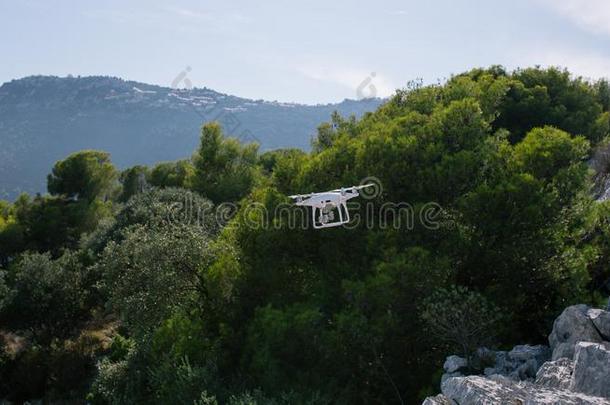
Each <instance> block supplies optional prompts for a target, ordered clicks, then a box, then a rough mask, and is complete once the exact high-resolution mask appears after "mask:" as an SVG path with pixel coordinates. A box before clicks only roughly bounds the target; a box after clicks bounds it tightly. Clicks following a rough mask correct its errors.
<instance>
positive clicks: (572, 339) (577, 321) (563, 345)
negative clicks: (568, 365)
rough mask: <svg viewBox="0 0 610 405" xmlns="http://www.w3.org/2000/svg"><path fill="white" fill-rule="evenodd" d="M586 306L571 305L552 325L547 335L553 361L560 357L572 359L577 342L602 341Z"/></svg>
mask: <svg viewBox="0 0 610 405" xmlns="http://www.w3.org/2000/svg"><path fill="white" fill-rule="evenodd" d="M588 311H589V307H587V306H586V305H573V306H571V307H567V308H566V309H565V310H564V311H563V312H562V313H561V315H559V317H557V319H555V323H554V324H553V331H552V332H551V334H550V335H549V343H550V345H551V349H552V350H553V357H552V359H553V360H557V359H559V358H562V357H566V358H568V359H572V358H574V346H575V345H576V343H578V342H596V343H599V342H601V341H602V337H601V336H600V334H599V332H598V331H597V328H596V327H595V325H594V324H593V321H592V320H591V318H589V316H588V314H587V312H588Z"/></svg>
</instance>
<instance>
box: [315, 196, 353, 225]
mask: <svg viewBox="0 0 610 405" xmlns="http://www.w3.org/2000/svg"><path fill="white" fill-rule="evenodd" d="M313 215H314V223H313V227H314V228H315V229H319V228H330V227H332V226H339V225H343V224H345V223H348V222H349V212H348V211H347V206H346V205H345V203H339V205H335V204H333V203H332V202H328V203H326V204H324V205H323V206H321V207H314V210H313ZM337 216H338V217H339V219H338V220H335V218H336V217H337Z"/></svg>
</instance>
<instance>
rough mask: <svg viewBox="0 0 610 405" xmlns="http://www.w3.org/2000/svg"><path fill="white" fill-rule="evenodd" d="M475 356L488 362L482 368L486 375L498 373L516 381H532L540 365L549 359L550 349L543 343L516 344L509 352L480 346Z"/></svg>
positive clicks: (481, 360) (481, 361)
mask: <svg viewBox="0 0 610 405" xmlns="http://www.w3.org/2000/svg"><path fill="white" fill-rule="evenodd" d="M476 357H478V358H480V361H479V362H480V363H483V362H487V363H488V364H490V365H489V366H488V367H486V368H485V369H484V374H485V375H486V376H491V375H494V374H500V375H504V376H508V377H510V378H512V379H513V380H516V381H520V380H532V381H533V380H534V378H536V372H537V371H538V369H539V368H540V366H541V365H542V364H543V363H544V362H545V361H547V360H549V359H550V357H551V351H550V349H549V348H548V346H544V345H536V346H530V345H518V346H515V347H514V348H513V349H512V350H511V351H509V352H505V351H492V350H489V349H485V348H481V349H479V350H477V353H476Z"/></svg>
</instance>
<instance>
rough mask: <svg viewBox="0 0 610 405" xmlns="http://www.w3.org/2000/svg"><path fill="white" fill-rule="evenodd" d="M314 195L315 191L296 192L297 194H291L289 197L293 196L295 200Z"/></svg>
mask: <svg viewBox="0 0 610 405" xmlns="http://www.w3.org/2000/svg"><path fill="white" fill-rule="evenodd" d="M312 195H313V193H309V194H295V195H289V196H288V198H292V199H293V200H297V201H301V200H302V199H303V198H308V197H311V196H312Z"/></svg>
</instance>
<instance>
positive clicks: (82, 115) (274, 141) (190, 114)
mask: <svg viewBox="0 0 610 405" xmlns="http://www.w3.org/2000/svg"><path fill="white" fill-rule="evenodd" d="M380 103H381V100H380V99H374V98H371V99H363V100H344V101H343V102H341V103H337V104H326V105H313V106H308V105H302V104H294V103H280V102H270V101H263V100H249V99H246V98H241V97H236V96H232V95H228V94H222V93H219V92H216V91H214V90H211V89H208V88H192V89H175V88H169V87H161V86H153V85H149V84H145V83H139V82H134V81H125V80H121V79H118V78H114V77H104V76H91V77H55V76H30V77H26V78H23V79H19V80H13V81H11V82H8V83H4V84H3V85H2V86H0V145H2V148H0V178H1V179H2V183H1V184H0V198H5V199H11V200H12V199H14V198H15V197H17V195H19V193H20V192H28V193H36V192H43V191H44V189H45V183H44V176H45V174H46V172H47V171H48V168H49V167H50V166H51V165H52V164H53V163H54V162H55V161H56V160H58V159H61V158H62V157H64V156H66V155H68V154H69V153H72V152H75V151H78V150H81V149H101V150H104V151H106V152H109V153H111V154H112V158H113V162H114V164H115V165H117V166H118V167H120V168H125V167H128V166H133V165H136V164H154V163H157V162H159V161H164V160H174V159H180V158H183V157H185V156H188V155H189V154H190V152H191V151H192V150H193V149H194V148H195V147H196V145H197V140H198V137H197V134H198V131H199V128H200V127H201V125H202V124H203V123H204V122H206V121H213V120H217V121H219V122H221V123H222V125H223V126H224V128H225V129H227V130H229V131H230V132H231V134H232V135H233V136H236V137H239V138H240V139H242V140H243V141H244V142H254V141H256V142H258V143H259V144H260V146H261V148H262V149H263V150H267V149H274V148H280V147H298V148H305V149H306V148H308V147H309V143H310V139H311V137H312V136H313V135H315V128H316V126H317V125H318V124H319V123H320V122H321V121H323V120H326V119H328V117H329V116H330V114H331V113H332V112H333V111H335V110H337V111H339V112H340V113H341V114H343V115H346V116H349V115H351V114H354V115H356V116H361V115H362V114H363V113H364V112H367V111H373V110H375V109H376V108H377V107H378V106H379V104H380Z"/></svg>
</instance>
